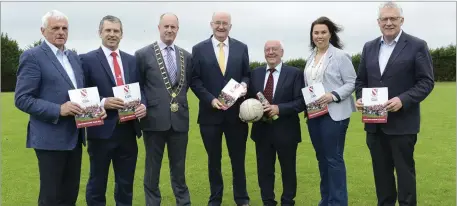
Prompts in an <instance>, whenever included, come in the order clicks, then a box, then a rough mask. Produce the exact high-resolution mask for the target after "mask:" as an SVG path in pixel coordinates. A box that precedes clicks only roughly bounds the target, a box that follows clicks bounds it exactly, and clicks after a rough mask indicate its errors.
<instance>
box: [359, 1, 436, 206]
mask: <svg viewBox="0 0 457 206" xmlns="http://www.w3.org/2000/svg"><path fill="white" fill-rule="evenodd" d="M403 21H404V17H403V11H402V9H401V7H399V6H398V5H397V4H395V3H393V2H387V3H384V4H382V5H381V6H380V8H379V18H378V25H379V27H380V29H381V32H382V36H381V37H378V38H376V39H374V40H372V41H370V42H367V43H366V44H365V46H364V48H363V52H362V56H361V61H360V65H359V68H358V76H357V79H356V85H355V86H356V97H357V102H356V107H357V108H358V109H359V110H361V109H362V108H363V102H362V101H361V97H362V88H373V87H387V88H388V95H389V100H388V101H387V102H386V103H385V104H384V106H385V107H386V109H387V111H388V112H389V113H388V119H387V123H385V124H365V131H366V132H367V140H366V141H367V145H368V148H369V149H370V153H371V158H372V164H373V174H374V179H375V185H376V195H377V198H378V205H395V202H396V200H397V189H396V187H395V176H394V168H395V171H396V173H397V181H398V202H399V204H400V205H417V199H416V174H415V163H414V157H413V153H414V145H415V144H416V141H417V133H419V128H420V106H419V104H420V102H421V101H423V100H424V99H425V98H426V97H427V96H428V95H429V94H430V93H431V91H432V90H433V87H434V77H433V66H432V58H431V56H430V53H429V49H428V47H427V43H426V42H425V41H424V40H422V39H419V38H417V37H414V36H411V35H409V34H406V33H405V32H404V31H402V29H401V26H402V25H403Z"/></svg>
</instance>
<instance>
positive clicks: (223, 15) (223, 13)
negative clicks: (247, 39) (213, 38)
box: [211, 11, 232, 24]
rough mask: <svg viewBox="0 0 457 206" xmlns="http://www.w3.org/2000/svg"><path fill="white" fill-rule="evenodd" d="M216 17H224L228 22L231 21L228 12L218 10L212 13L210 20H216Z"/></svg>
mask: <svg viewBox="0 0 457 206" xmlns="http://www.w3.org/2000/svg"><path fill="white" fill-rule="evenodd" d="M217 19H226V20H228V23H229V24H231V23H232V16H231V15H230V14H229V13H228V12H224V11H218V12H214V13H213V17H212V19H211V20H212V21H213V22H214V21H217Z"/></svg>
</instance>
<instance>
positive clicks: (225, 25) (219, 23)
mask: <svg viewBox="0 0 457 206" xmlns="http://www.w3.org/2000/svg"><path fill="white" fill-rule="evenodd" d="M211 23H213V24H215V25H216V26H221V25H222V26H223V27H227V26H228V25H229V23H228V22H225V21H213V22H211Z"/></svg>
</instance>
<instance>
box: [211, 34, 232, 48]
mask: <svg viewBox="0 0 457 206" xmlns="http://www.w3.org/2000/svg"><path fill="white" fill-rule="evenodd" d="M211 41H212V42H213V45H214V46H215V47H218V46H219V43H220V41H219V40H217V39H216V37H214V35H213V37H211ZM223 43H224V46H226V47H228V46H229V38H228V37H227V38H225V40H224V42H223Z"/></svg>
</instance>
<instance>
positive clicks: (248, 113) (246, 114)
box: [239, 98, 263, 122]
mask: <svg viewBox="0 0 457 206" xmlns="http://www.w3.org/2000/svg"><path fill="white" fill-rule="evenodd" d="M239 116H240V119H241V120H242V121H244V122H256V121H259V120H260V119H261V118H262V116H263V106H262V103H261V102H260V101H259V100H257V99H254V98H251V99H247V100H245V101H244V102H243V103H241V105H240V115H239Z"/></svg>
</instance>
